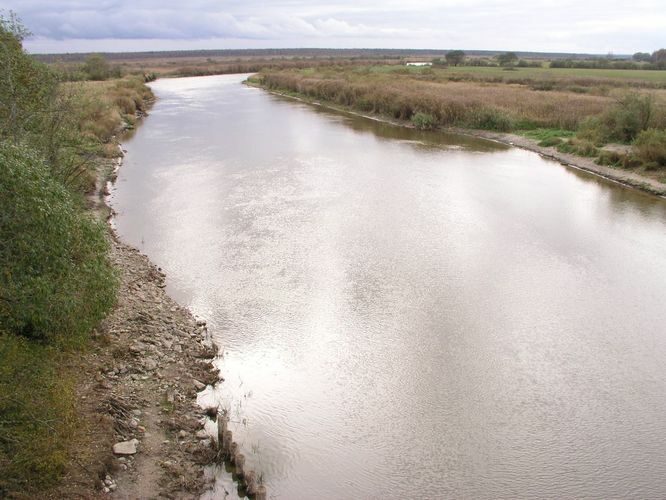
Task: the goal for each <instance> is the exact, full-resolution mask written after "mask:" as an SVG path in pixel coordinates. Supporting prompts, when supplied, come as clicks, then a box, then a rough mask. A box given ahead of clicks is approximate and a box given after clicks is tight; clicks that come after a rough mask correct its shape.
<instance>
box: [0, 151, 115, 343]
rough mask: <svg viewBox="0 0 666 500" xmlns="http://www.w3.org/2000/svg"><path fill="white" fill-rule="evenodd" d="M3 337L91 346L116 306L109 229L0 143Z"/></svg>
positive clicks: (28, 156)
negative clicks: (89, 339)
mask: <svg viewBox="0 0 666 500" xmlns="http://www.w3.org/2000/svg"><path fill="white" fill-rule="evenodd" d="M0 192H1V193H2V196H1V197H0V235H2V238H0V331H5V332H7V333H11V334H14V335H19V336H23V337H27V338H31V339H35V340H40V341H48V342H55V343H59V344H77V343H80V342H81V341H83V340H84V339H85V338H86V336H87V334H88V333H89V332H90V330H92V328H93V327H94V326H95V325H96V324H97V323H98V322H99V320H101V319H102V317H103V316H104V314H105V313H106V312H107V311H108V310H109V308H110V307H111V306H112V304H113V301H114V292H115V284H116V278H115V275H114V272H113V270H112V268H111V265H110V263H109V261H108V258H107V257H106V255H107V252H108V244H107V242H106V240H105V237H104V228H103V227H102V225H101V224H99V223H95V222H93V221H92V220H91V219H90V217H88V216H87V215H86V214H84V213H83V212H82V210H81V209H80V208H78V207H77V206H76V204H75V202H74V200H73V198H72V195H70V194H69V192H68V191H67V189H66V188H65V187H64V186H63V185H62V184H60V183H59V182H57V181H55V180H54V179H53V177H52V176H51V175H50V173H49V171H48V167H47V166H46V165H45V163H44V162H43V161H42V160H41V159H40V158H39V157H38V156H37V155H36V154H35V153H34V152H33V151H31V150H29V149H28V148H27V147H19V146H13V145H8V144H2V143H0Z"/></svg>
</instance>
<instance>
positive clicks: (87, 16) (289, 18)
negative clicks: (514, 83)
mask: <svg viewBox="0 0 666 500" xmlns="http://www.w3.org/2000/svg"><path fill="white" fill-rule="evenodd" d="M9 1H10V0H0V8H5V9H9V8H11V5H9ZM11 1H15V0H11ZM659 3H660V2H658V1H657V0H634V1H633V2H631V3H627V2H622V3H620V2H608V1H607V0H587V1H586V2H580V1H579V0H559V1H552V0H541V1H537V0H535V1H532V2H525V1H524V0H411V1H409V2H405V1H404V0H384V1H381V2H380V1H377V0H373V1H370V0H333V1H317V0H311V1H305V0H277V1H269V0H262V1H259V0H244V1H240V0H190V1H188V2H182V0H178V1H176V0H21V2H20V4H19V6H18V7H17V8H16V9H15V10H17V12H18V14H19V15H20V16H21V17H22V19H23V21H24V22H25V24H26V25H27V26H28V27H29V28H30V29H31V31H33V33H34V34H35V35H36V37H37V38H36V39H35V40H33V42H29V43H28V46H29V47H30V46H31V45H30V44H31V43H33V46H34V45H38V44H39V45H40V46H41V47H43V46H46V45H48V43H49V42H50V43H51V44H52V46H54V47H66V46H68V44H69V45H71V41H72V40H76V41H78V42H77V43H78V44H79V45H82V44H84V42H85V41H86V40H87V41H89V42H90V45H91V46H92V45H99V44H101V43H102V41H105V43H107V44H110V43H112V42H111V41H115V43H116V44H118V43H120V42H122V41H136V46H137V50H145V49H146V48H149V47H150V46H151V45H150V44H152V45H156V42H155V41H156V40H160V41H162V42H160V43H159V44H157V45H159V46H160V47H161V48H164V46H165V44H166V43H167V42H168V44H170V48H178V47H190V46H192V45H193V44H194V43H197V44H199V46H201V44H203V45H204V46H205V42H206V41H208V43H209V46H210V48H219V47H225V46H227V47H242V46H246V47H257V46H263V47H285V46H291V47H298V46H301V47H303V46H329V47H348V46H352V47H362V46H366V47H407V48H410V47H411V48H463V49H465V48H466V49H499V50H550V51H574V52H598V53H605V52H607V51H614V52H616V53H627V52H632V51H637V50H654V49H656V48H658V46H657V45H656V44H659V43H662V44H663V41H662V40H661V38H662V32H663V27H664V26H665V25H666V15H664V14H662V13H661V10H662V9H661V8H660V5H659ZM123 45H125V43H123ZM109 50H113V48H112V47H111V48H110V49H109Z"/></svg>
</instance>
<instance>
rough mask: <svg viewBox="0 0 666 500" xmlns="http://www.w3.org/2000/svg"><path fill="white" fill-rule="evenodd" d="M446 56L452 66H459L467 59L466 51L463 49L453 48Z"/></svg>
mask: <svg viewBox="0 0 666 500" xmlns="http://www.w3.org/2000/svg"><path fill="white" fill-rule="evenodd" d="M445 57H446V62H447V63H449V64H450V65H451V66H458V65H460V64H462V63H463V61H464V60H465V53H464V52H463V51H462V50H452V51H450V52H447V53H446V56H445Z"/></svg>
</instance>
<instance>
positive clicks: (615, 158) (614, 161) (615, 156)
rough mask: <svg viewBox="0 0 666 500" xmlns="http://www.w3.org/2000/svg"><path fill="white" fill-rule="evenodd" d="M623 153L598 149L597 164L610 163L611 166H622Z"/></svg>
mask: <svg viewBox="0 0 666 500" xmlns="http://www.w3.org/2000/svg"><path fill="white" fill-rule="evenodd" d="M624 157H625V155H623V154H620V153H618V152H617V151H606V150H601V151H599V157H598V158H597V164H599V165H610V166H612V167H619V166H622V165H623V163H624Z"/></svg>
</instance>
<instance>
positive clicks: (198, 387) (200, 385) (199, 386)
mask: <svg viewBox="0 0 666 500" xmlns="http://www.w3.org/2000/svg"><path fill="white" fill-rule="evenodd" d="M192 383H193V384H194V387H195V389H196V390H197V391H203V390H204V389H205V388H206V384H204V383H203V382H201V381H200V380H197V379H195V378H193V379H192Z"/></svg>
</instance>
